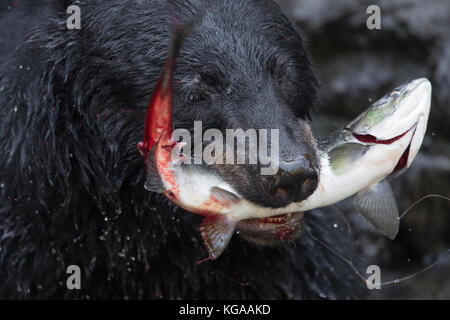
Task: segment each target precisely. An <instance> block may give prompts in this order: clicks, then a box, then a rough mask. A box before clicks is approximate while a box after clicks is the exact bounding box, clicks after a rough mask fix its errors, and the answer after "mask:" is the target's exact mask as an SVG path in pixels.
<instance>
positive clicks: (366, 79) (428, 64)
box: [277, 0, 450, 299]
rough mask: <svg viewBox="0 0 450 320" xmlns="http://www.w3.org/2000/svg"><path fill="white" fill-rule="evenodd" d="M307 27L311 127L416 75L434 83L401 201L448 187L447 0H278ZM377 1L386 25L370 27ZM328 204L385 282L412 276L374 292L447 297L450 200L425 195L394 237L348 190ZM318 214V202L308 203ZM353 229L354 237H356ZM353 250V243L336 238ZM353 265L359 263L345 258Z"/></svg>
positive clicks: (339, 120) (398, 191)
mask: <svg viewBox="0 0 450 320" xmlns="http://www.w3.org/2000/svg"><path fill="white" fill-rule="evenodd" d="M277 2H278V3H279V4H280V5H281V7H282V8H283V11H284V12H285V14H286V15H288V16H289V17H290V18H291V19H292V20H293V21H294V22H295V23H296V24H297V25H298V26H300V27H301V29H302V30H304V33H305V35H306V37H307V39H308V40H309V47H310V50H311V53H312V58H313V61H314V62H315V65H316V70H317V74H318V78H319V81H320V82H321V88H320V97H321V99H322V104H321V105H320V107H319V110H318V112H316V114H315V115H313V126H314V130H315V133H316V134H318V135H325V134H327V133H328V132H330V131H332V130H334V129H337V128H340V127H341V126H342V125H345V124H346V123H347V122H348V121H350V120H351V119H352V118H354V117H355V116H356V115H358V114H359V113H360V112H361V111H362V110H364V109H365V108H366V107H368V106H369V105H370V104H371V101H376V100H377V99H378V98H380V97H381V96H382V95H383V94H384V93H386V92H387V91H389V90H391V89H393V88H395V87H396V86H398V85H400V84H402V83H404V82H406V81H408V80H412V79H415V78H420V77H427V78H428V79H429V80H430V81H431V83H432V86H433V93H432V105H431V112H430V119H429V123H428V129H427V134H426V136H425V138H424V142H423V145H422V148H421V151H420V152H419V154H418V155H417V157H416V159H415V160H414V162H413V164H412V166H411V168H410V169H409V170H407V171H406V172H405V173H404V174H403V175H402V176H400V177H398V178H393V179H391V180H390V181H391V185H392V187H393V188H394V192H395V195H396V197H397V201H398V205H399V211H400V212H402V211H404V210H405V209H406V208H407V207H408V206H409V205H411V204H412V203H413V202H414V201H416V200H418V199H420V198H421V197H422V196H425V195H427V194H432V193H434V194H440V195H443V196H447V197H450V120H449V117H450V106H449V95H450V92H449V87H450V86H449V84H450V1H448V0H434V1H420V0H399V1H374V0H369V1H350V0H338V1H336V0H278V1H277ZM372 4H376V5H378V6H379V7H380V9H381V30H369V29H367V27H366V19H367V17H369V14H367V13H366V9H367V7H368V6H369V5H372ZM338 207H339V208H337V207H336V206H333V207H329V208H327V209H325V211H327V213H328V212H329V214H331V215H336V224H335V225H334V226H330V229H332V228H335V227H336V228H335V229H336V232H346V233H348V231H347V230H346V227H345V225H346V224H345V220H343V218H342V217H345V219H346V220H347V222H349V223H350V224H351V226H352V228H351V234H350V235H349V241H352V242H353V245H352V247H353V256H354V258H355V259H358V258H362V259H367V260H368V262H369V264H370V263H373V264H376V265H379V266H380V268H381V272H382V282H384V281H390V280H394V279H397V278H402V277H407V276H409V275H411V274H414V273H415V272H417V271H420V270H421V269H423V268H425V267H427V266H428V265H430V264H432V263H433V262H434V261H437V260H439V261H440V262H439V263H438V264H437V265H436V266H434V267H433V268H431V269H430V270H427V271H425V272H424V273H423V274H421V275H418V276H416V277H414V278H412V279H410V280H408V281H404V282H401V283H398V284H392V285H388V286H384V287H383V289H382V290H375V291H374V292H373V294H371V296H370V297H371V298H380V297H381V298H414V299H416V298H425V299H431V298H434V299H450V252H449V250H450V249H449V248H450V232H449V231H450V210H449V208H450V203H449V202H448V201H447V200H443V199H438V198H429V199H426V200H424V201H423V202H421V203H420V204H418V205H417V206H416V207H414V208H413V209H412V210H411V211H410V212H409V213H408V214H407V215H406V216H405V218H404V219H402V220H401V224H400V232H399V235H398V237H397V238H396V239H395V240H394V241H390V240H388V239H385V238H383V237H381V236H379V235H377V234H376V233H374V232H373V229H372V228H371V227H370V226H369V225H367V223H366V222H365V221H363V220H362V219H361V218H359V217H358V216H357V215H356V214H355V212H354V210H353V208H352V202H351V199H348V200H345V201H343V202H341V203H339V204H338ZM311 214H314V211H313V212H312V213H311ZM351 239H352V240H351ZM334 249H335V250H338V251H340V253H342V254H343V255H344V256H345V257H347V258H348V257H349V256H350V253H349V250H348V248H346V249H345V250H340V249H341V248H334ZM348 272H353V271H352V270H351V268H350V267H349V268H348Z"/></svg>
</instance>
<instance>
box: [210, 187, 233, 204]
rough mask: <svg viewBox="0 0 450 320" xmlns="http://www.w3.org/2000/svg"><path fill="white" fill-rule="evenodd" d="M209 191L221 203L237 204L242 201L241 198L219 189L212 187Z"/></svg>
mask: <svg viewBox="0 0 450 320" xmlns="http://www.w3.org/2000/svg"><path fill="white" fill-rule="evenodd" d="M209 191H210V192H211V194H212V195H213V196H214V197H215V198H216V199H217V200H219V201H221V202H227V203H228V202H230V203H236V202H239V200H240V198H239V197H238V196H237V195H235V194H234V193H232V192H230V191H227V190H225V189H222V188H219V187H212V188H211V189H209Z"/></svg>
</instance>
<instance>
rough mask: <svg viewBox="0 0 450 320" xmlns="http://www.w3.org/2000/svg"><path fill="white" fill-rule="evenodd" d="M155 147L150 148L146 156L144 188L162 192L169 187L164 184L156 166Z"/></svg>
mask: <svg viewBox="0 0 450 320" xmlns="http://www.w3.org/2000/svg"><path fill="white" fill-rule="evenodd" d="M157 145H158V144H156V145H155V148H153V150H151V151H150V152H149V154H148V158H147V181H146V182H145V185H144V187H145V189H146V190H148V191H151V192H157V193H163V192H166V191H168V190H169V189H168V188H167V187H166V186H165V185H164V182H163V181H162V179H161V176H160V175H159V171H158V167H157V165H156V154H155V149H156V146H157Z"/></svg>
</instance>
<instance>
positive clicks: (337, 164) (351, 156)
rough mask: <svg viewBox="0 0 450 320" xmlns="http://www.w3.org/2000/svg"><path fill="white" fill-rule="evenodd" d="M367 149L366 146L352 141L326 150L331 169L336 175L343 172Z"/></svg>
mask: <svg viewBox="0 0 450 320" xmlns="http://www.w3.org/2000/svg"><path fill="white" fill-rule="evenodd" d="M367 149H369V147H368V146H365V145H362V144H360V143H354V142H349V143H345V144H342V145H340V146H338V147H336V148H334V149H332V150H331V151H330V152H328V157H329V161H330V167H331V169H332V170H333V172H334V173H335V174H337V175H341V174H343V173H344V172H345V171H347V170H348V169H350V168H351V167H352V164H353V163H354V162H355V161H356V160H358V159H359V158H360V157H361V156H362V155H363V154H364V153H366V151H367Z"/></svg>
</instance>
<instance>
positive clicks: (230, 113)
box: [0, 0, 360, 298]
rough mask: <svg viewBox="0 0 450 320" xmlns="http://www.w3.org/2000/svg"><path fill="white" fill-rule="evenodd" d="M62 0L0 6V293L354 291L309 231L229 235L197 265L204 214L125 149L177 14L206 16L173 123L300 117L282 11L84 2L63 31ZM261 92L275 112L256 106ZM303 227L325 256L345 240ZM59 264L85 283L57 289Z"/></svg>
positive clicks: (307, 91) (274, 294)
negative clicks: (170, 193) (288, 240)
mask: <svg viewBox="0 0 450 320" xmlns="http://www.w3.org/2000/svg"><path fill="white" fill-rule="evenodd" d="M80 2H81V1H80ZM15 3H16V2H15ZM48 3H50V4H48ZM76 3H78V2H77V1H75V4H76ZM69 4H70V3H69V2H67V3H66V2H65V1H30V3H27V2H26V1H18V2H17V6H15V5H14V4H13V1H6V2H5V1H3V2H1V4H0V30H1V31H0V41H1V46H0V63H1V66H0V119H1V127H0V183H1V186H0V187H1V188H0V298H86V297H88V296H89V297H90V298H320V297H328V298H348V297H354V296H357V295H358V290H356V289H355V288H356V287H359V283H360V282H359V281H358V280H357V279H356V277H355V276H354V275H352V272H351V270H350V269H349V267H348V266H346V265H345V264H344V263H342V262H341V261H340V260H338V259H337V258H336V257H335V256H334V255H333V254H331V253H330V252H329V251H327V250H326V249H324V248H322V247H321V246H320V245H318V244H317V243H316V242H314V241H313V240H312V239H311V237H309V236H308V234H305V235H304V236H303V237H301V238H300V239H298V240H297V241H296V243H295V244H293V245H289V246H286V247H279V248H264V247H258V246H254V245H251V244H249V243H248V242H246V241H244V240H241V239H240V238H239V237H237V236H235V237H234V239H232V242H231V244H230V246H229V248H227V249H226V251H225V252H224V254H223V255H222V256H221V257H220V258H219V259H218V260H217V261H215V262H206V263H204V264H200V265H197V264H196V263H195V262H196V261H197V260H199V259H202V258H204V257H205V256H206V251H205V250H204V248H203V244H202V242H201V239H200V235H199V232H198V226H199V223H200V219H201V217H199V216H196V215H193V214H189V213H186V212H184V211H182V210H180V209H177V208H175V207H174V206H173V205H172V204H170V203H168V201H167V200H165V199H164V198H163V197H161V196H160V195H156V194H153V193H150V192H148V191H146V190H145V189H144V187H143V186H144V182H145V168H144V161H143V158H142V157H141V156H140V154H139V152H138V151H137V148H136V144H137V143H138V142H139V141H140V140H141V137H142V132H143V120H144V114H145V111H146V107H147V103H148V98H149V94H150V92H151V90H152V88H153V86H154V84H155V82H156V80H157V78H158V76H159V73H160V71H161V67H162V64H163V59H164V57H165V56H166V53H167V44H168V38H169V30H170V21H171V19H172V18H173V15H174V14H175V15H177V16H178V17H177V18H179V19H181V20H185V19H190V18H191V17H192V16H193V15H195V14H196V13H197V12H198V8H202V9H204V8H207V10H205V12H207V15H206V16H205V18H204V19H205V20H204V21H206V22H205V25H206V26H204V27H197V28H196V29H195V30H194V31H193V33H192V35H191V37H188V39H187V41H186V43H185V44H184V45H183V48H182V50H181V53H180V58H179V60H178V62H177V70H176V78H177V79H181V82H180V83H178V85H177V89H176V95H177V96H176V99H175V100H176V101H175V121H176V123H175V125H176V126H183V125H188V124H189V125H192V121H193V120H194V119H201V120H203V121H204V123H206V124H207V125H205V124H204V126H209V127H216V128H223V127H224V126H225V127H227V128H230V127H231V128H234V127H238V126H242V127H245V126H248V127H250V126H253V127H256V128H258V127H264V126H267V125H268V124H270V123H271V122H273V121H275V120H276V121H284V122H285V123H289V121H292V120H291V119H294V118H293V117H294V116H293V115H294V114H295V115H296V116H298V117H303V118H305V117H306V116H307V114H308V111H309V108H310V107H311V106H313V105H314V103H315V101H316V94H315V78H314V75H313V73H312V71H311V63H310V61H309V58H308V55H307V52H306V50H305V49H304V48H303V45H302V42H301V40H300V38H299V36H298V35H296V34H295V33H294V32H293V29H292V27H291V26H290V24H289V23H288V22H287V20H286V19H285V18H284V16H282V15H281V13H280V11H279V8H278V7H277V6H276V5H275V4H273V3H271V2H269V1H256V0H248V1H237V0H217V1H196V0H195V1H194V0H193V1H192V3H188V2H187V1H186V0H177V1H174V0H172V1H168V2H167V1H165V0H156V1H82V2H81V3H78V4H79V5H80V7H81V12H82V29H81V31H76V30H67V29H66V24H65V23H66V19H67V17H68V15H67V14H66V13H65V8H66V7H67V5H69ZM8 6H10V7H11V8H10V9H8V8H7V7H8ZM208 21H209V22H208ZM213 22H214V23H213ZM235 22H236V23H237V24H236V25H234V23H235ZM224 27H227V28H230V29H232V30H226V29H223V28H224ZM229 35H232V37H231V38H229V39H227V37H228V36H229ZM233 37H234V38H233ZM25 40H26V41H25ZM230 41H231V42H230ZM233 43H234V44H235V45H236V46H235V47H234V48H235V49H236V51H233V50H231V49H230V48H232V47H233V46H232V44H233ZM230 45H231V46H230ZM205 50H211V53H212V54H209V55H206V54H205V52H206V51H205ZM246 55H247V56H246ZM248 55H250V57H249V56H248ZM205 61H206V62H205ZM239 61H241V62H242V64H241V65H239V64H238V63H237V62H239ZM252 62H253V63H252ZM197 73H199V74H200V76H201V77H202V78H201V79H202V82H200V84H198V82H195V81H194V82H193V81H192V80H193V79H195V77H196V76H197ZM242 75H244V76H242ZM260 85H265V86H271V87H270V88H272V89H265V90H263V89H264V88H261V87H260ZM195 86H204V87H201V88H200V89H199V88H198V87H195ZM229 86H231V95H230V96H233V95H234V98H230V99H236V101H237V100H240V101H245V100H246V99H247V101H254V102H255V103H254V104H253V107H254V108H255V109H253V110H252V109H251V108H250V104H249V105H248V106H247V108H240V109H239V108H238V106H237V105H236V104H233V103H230V101H231V100H230V101H227V100H226V99H225V98H223V99H224V100H220V99H222V98H220V97H224V93H223V92H226V88H227V87H229ZM273 88H275V89H273ZM267 92H270V94H269V95H267V94H266V95H265V93H267ZM192 94H194V95H196V96H192ZM205 94H206V96H207V98H206V99H214V97H219V98H217V99H218V100H217V101H219V102H220V101H221V102H220V103H217V104H213V103H211V100H209V102H210V104H211V105H218V106H216V107H215V108H212V107H210V105H209V104H208V103H207V102H205V100H204V99H205V97H203V96H202V95H205ZM190 95H191V96H190ZM267 99H270V101H269V102H273V103H258V102H264V101H266V100H267ZM190 100H192V101H190ZM206 101H208V100H206ZM280 101H282V102H280ZM275 102H276V103H275ZM227 106H228V107H227ZM256 108H262V109H258V110H257V109H256ZM271 108H272V109H271ZM273 119H275V120H273ZM275 124H276V122H275ZM306 223H307V225H308V227H307V229H308V230H310V231H311V232H313V233H314V234H316V235H317V236H318V237H321V238H322V239H324V240H326V241H329V242H332V243H333V244H334V245H335V246H337V247H339V246H340V245H341V244H342V243H344V242H345V240H346V239H342V237H340V236H338V235H336V234H335V233H333V232H328V231H327V230H328V229H329V225H330V222H329V218H328V216H327V215H324V214H322V213H321V212H320V211H316V212H313V213H309V214H307V215H306ZM71 264H77V265H79V266H80V267H81V269H82V290H73V291H70V290H68V289H67V288H66V278H67V274H66V268H67V266H68V265H71Z"/></svg>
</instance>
